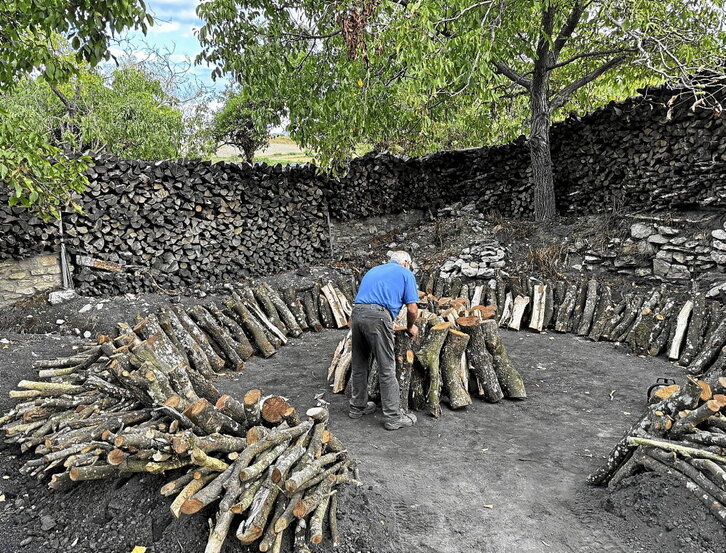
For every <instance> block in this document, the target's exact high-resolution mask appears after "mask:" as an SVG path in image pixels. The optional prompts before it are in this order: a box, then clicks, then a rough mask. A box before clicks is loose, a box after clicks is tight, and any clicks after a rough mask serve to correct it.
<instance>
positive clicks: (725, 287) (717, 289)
mask: <svg viewBox="0 0 726 553" xmlns="http://www.w3.org/2000/svg"><path fill="white" fill-rule="evenodd" d="M722 291H723V292H726V282H723V283H721V284H716V285H715V286H714V287H713V288H711V289H710V290H709V291H708V292H706V296H707V297H709V298H713V297H716V296H718V295H719V294H720V293H721V292H722Z"/></svg>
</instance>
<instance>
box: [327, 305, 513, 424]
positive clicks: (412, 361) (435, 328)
mask: <svg viewBox="0 0 726 553" xmlns="http://www.w3.org/2000/svg"><path fill="white" fill-rule="evenodd" d="M420 294H421V299H420V305H421V306H422V307H423V306H426V308H423V309H420V310H419V319H418V321H417V325H418V326H419V329H420V334H419V337H418V339H417V340H416V341H412V339H411V337H410V336H409V334H408V333H407V332H406V330H405V326H402V323H403V321H404V319H405V310H402V313H401V316H400V318H399V319H397V321H394V332H395V337H394V355H395V359H396V377H397V379H398V382H399V387H400V394H401V396H400V397H401V409H402V410H404V411H405V412H408V411H409V410H411V409H413V410H417V411H426V412H428V413H429V414H431V415H432V416H434V417H437V418H438V417H439V416H440V415H441V403H442V401H444V402H445V403H447V404H448V405H449V407H450V408H451V409H460V408H462V407H466V406H467V405H471V403H472V396H474V397H478V398H481V399H483V400H484V401H487V402H490V403H497V402H499V401H500V400H501V399H502V398H505V397H506V398H510V399H524V398H526V397H527V393H526V390H525V387H524V382H523V381H522V377H521V376H520V374H519V372H518V371H517V370H516V369H515V368H514V367H513V366H512V363H511V361H510V359H509V355H508V354H507V351H506V349H505V348H504V345H503V343H502V340H501V337H500V335H499V329H498V326H497V322H496V321H495V320H494V319H493V317H494V315H495V309H494V308H493V307H491V306H490V307H484V306H482V305H479V304H478V303H477V304H476V305H472V302H470V301H469V299H468V298H465V297H456V298H451V297H447V298H440V299H439V298H436V297H435V296H433V295H431V294H425V293H420ZM351 348H352V343H351V333H350V332H349V333H348V335H347V336H346V337H345V338H343V340H341V341H340V343H339V344H338V346H337V348H336V350H335V353H334V354H333V360H332V362H331V364H330V366H329V368H328V381H329V383H330V385H331V387H332V390H333V393H341V392H343V391H346V388H347V387H348V386H350V368H351ZM377 376H378V373H377V367H376V366H375V363H374V367H373V368H372V370H371V371H370V373H369V384H368V392H369V396H370V397H371V398H372V399H377V398H378V396H379V392H378V389H377V388H378V378H377Z"/></svg>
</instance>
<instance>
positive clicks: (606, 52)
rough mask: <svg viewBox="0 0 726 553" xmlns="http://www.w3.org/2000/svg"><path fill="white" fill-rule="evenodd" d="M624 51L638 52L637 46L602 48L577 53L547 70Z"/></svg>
mask: <svg viewBox="0 0 726 553" xmlns="http://www.w3.org/2000/svg"><path fill="white" fill-rule="evenodd" d="M624 52H637V50H636V49H635V48H618V49H617V50H600V51H598V52H586V53H584V54H577V55H576V56H573V57H571V58H570V59H568V60H567V61H562V62H560V63H556V64H554V65H551V66H549V67H548V68H547V71H552V70H553V69H557V68H558V67H563V66H565V65H568V64H570V63H572V62H573V61H577V60H579V59H582V58H596V57H599V56H611V55H613V54H622V53H624Z"/></svg>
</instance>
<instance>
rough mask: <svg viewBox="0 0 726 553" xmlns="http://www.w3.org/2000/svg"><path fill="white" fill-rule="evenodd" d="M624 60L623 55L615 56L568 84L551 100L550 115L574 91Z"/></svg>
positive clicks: (562, 104) (563, 103)
mask: <svg viewBox="0 0 726 553" xmlns="http://www.w3.org/2000/svg"><path fill="white" fill-rule="evenodd" d="M626 58H627V56H625V55H624V54H622V55H620V56H617V57H615V58H613V59H611V60H610V61H607V62H605V63H604V64H602V65H601V66H600V67H598V68H597V69H595V70H594V71H591V72H590V73H588V74H587V75H585V76H584V77H580V78H579V79H577V80H576V81H574V82H572V83H570V84H569V85H568V86H566V87H565V88H563V89H562V90H561V91H560V92H558V93H557V94H556V95H555V97H554V98H552V101H551V102H550V113H553V112H554V111H555V110H556V109H559V108H561V107H562V106H564V105H565V103H566V102H567V100H569V99H570V96H572V94H573V93H574V92H575V91H576V90H578V89H580V88H582V87H583V86H585V85H586V84H588V83H591V82H592V81H594V80H595V79H597V78H598V77H599V76H600V75H602V74H603V73H605V72H606V71H608V70H610V69H612V68H613V67H616V66H618V65H620V64H621V63H623V62H624V61H625V59H626Z"/></svg>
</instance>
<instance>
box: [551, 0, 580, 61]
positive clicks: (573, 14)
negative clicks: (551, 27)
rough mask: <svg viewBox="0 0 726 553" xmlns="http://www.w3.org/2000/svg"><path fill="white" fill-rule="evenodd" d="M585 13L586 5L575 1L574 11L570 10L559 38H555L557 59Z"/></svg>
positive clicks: (554, 50) (554, 49)
mask: <svg viewBox="0 0 726 553" xmlns="http://www.w3.org/2000/svg"><path fill="white" fill-rule="evenodd" d="M583 13H585V5H584V4H583V2H581V1H580V0H578V1H577V2H575V5H574V6H572V11H570V14H569V15H568V16H567V20H566V21H565V24H564V25H563V26H562V29H560V32H559V33H558V35H557V39H556V40H555V44H554V48H553V52H554V54H555V59H557V57H558V56H559V55H560V52H562V48H564V46H565V44H566V43H567V41H568V40H569V39H570V37H571V36H572V33H574V32H575V29H576V28H577V24H578V23H579V22H580V18H582V14H583Z"/></svg>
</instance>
